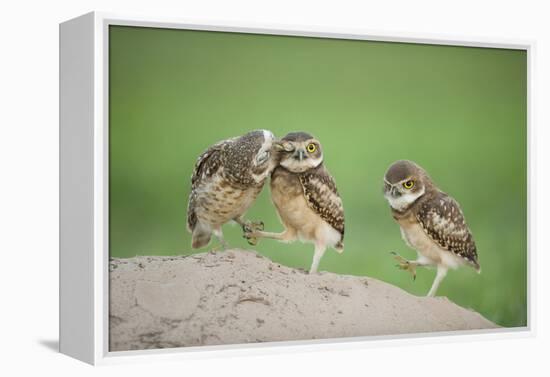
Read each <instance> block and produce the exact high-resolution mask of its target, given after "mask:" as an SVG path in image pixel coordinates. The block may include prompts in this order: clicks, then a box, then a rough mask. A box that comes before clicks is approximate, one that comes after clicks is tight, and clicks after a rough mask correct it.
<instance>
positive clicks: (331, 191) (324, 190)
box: [298, 164, 344, 247]
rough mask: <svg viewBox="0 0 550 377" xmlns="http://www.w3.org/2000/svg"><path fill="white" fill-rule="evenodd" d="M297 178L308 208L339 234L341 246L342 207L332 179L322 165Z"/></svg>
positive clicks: (342, 230) (342, 233)
mask: <svg viewBox="0 0 550 377" xmlns="http://www.w3.org/2000/svg"><path fill="white" fill-rule="evenodd" d="M298 177H299V179H300V183H301V184H302V189H303V191H304V196H305V198H306V200H307V203H308V205H309V207H310V208H311V209H312V210H314V211H315V212H316V213H317V214H319V216H321V218H322V219H323V220H325V221H326V222H327V223H329V224H330V225H331V226H332V227H333V228H334V229H336V230H337V231H339V232H340V234H341V235H342V238H341V240H340V244H341V245H343V242H344V207H343V205H342V199H341V198H340V195H339V194H338V189H337V188H336V183H335V182H334V179H332V177H331V176H330V174H329V173H328V171H327V170H326V168H325V167H324V165H322V164H321V165H320V166H318V167H317V168H315V169H311V170H308V171H306V172H304V173H301V174H299V176H298ZM342 247H343V246H342Z"/></svg>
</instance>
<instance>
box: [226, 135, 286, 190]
mask: <svg viewBox="0 0 550 377" xmlns="http://www.w3.org/2000/svg"><path fill="white" fill-rule="evenodd" d="M274 141H275V136H273V133H272V132H271V131H268V130H255V131H251V132H248V133H247V134H245V135H243V136H241V137H240V138H239V139H238V143H237V145H236V149H235V151H234V152H235V156H234V157H235V158H236V159H238V160H240V161H236V164H237V165H241V163H245V165H248V167H247V168H248V169H250V172H251V175H252V178H253V179H254V181H256V182H261V181H263V180H265V179H266V178H267V177H268V176H269V175H270V174H271V172H272V171H273V169H274V168H275V166H276V164H277V161H276V156H275V155H274V153H273V143H274Z"/></svg>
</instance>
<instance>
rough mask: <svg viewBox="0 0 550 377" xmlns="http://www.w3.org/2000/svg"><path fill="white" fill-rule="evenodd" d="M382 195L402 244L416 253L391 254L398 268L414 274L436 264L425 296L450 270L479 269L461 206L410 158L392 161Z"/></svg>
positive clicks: (385, 178) (430, 293)
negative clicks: (412, 256)
mask: <svg viewBox="0 0 550 377" xmlns="http://www.w3.org/2000/svg"><path fill="white" fill-rule="evenodd" d="M384 196H385V198H386V199H387V201H388V203H389V205H390V207H391V213H392V216H393V218H394V219H395V221H396V222H397V223H398V224H399V226H400V228H401V236H402V238H403V240H404V241H405V243H406V244H407V245H408V246H409V247H411V248H412V249H415V250H416V251H417V253H418V259H417V260H416V261H408V260H406V259H405V258H403V257H401V256H400V255H398V254H396V253H393V254H394V256H395V259H397V261H398V262H399V267H400V268H401V269H403V270H407V271H409V272H410V273H412V274H413V277H416V267H419V266H435V267H437V273H436V277H435V280H434V282H433V284H432V287H431V289H430V291H429V292H428V296H435V294H436V292H437V289H438V287H439V284H440V283H441V281H442V280H443V278H444V277H445V276H446V274H447V271H448V270H449V269H456V268H458V267H459V266H464V265H466V266H471V267H473V268H474V269H475V270H476V271H478V272H480V265H479V262H478V258H477V248H476V244H475V242H474V238H473V236H472V232H471V231H470V229H469V228H468V225H467V224H466V220H465V219H464V215H463V213H462V210H461V209H460V205H459V204H458V202H457V201H456V200H454V199H453V198H452V197H450V196H449V195H447V194H446V193H444V192H443V191H441V190H440V189H439V188H437V186H436V185H435V183H434V182H433V181H432V179H431V178H430V177H429V175H428V173H426V171H425V170H424V169H423V168H421V167H420V166H418V165H417V164H415V163H414V162H412V161H407V160H401V161H396V162H394V163H393V164H392V165H391V166H390V167H389V169H388V170H387V172H386V174H385V176H384Z"/></svg>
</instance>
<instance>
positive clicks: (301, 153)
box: [292, 149, 305, 161]
mask: <svg viewBox="0 0 550 377" xmlns="http://www.w3.org/2000/svg"><path fill="white" fill-rule="evenodd" d="M292 157H294V158H295V159H296V160H300V161H303V159H304V157H305V153H304V150H303V149H297V150H296V151H295V152H294V154H293V155H292Z"/></svg>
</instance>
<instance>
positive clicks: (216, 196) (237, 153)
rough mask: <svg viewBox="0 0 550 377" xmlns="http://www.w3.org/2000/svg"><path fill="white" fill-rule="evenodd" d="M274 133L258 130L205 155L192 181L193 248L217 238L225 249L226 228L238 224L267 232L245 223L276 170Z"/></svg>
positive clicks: (189, 224) (189, 215)
mask: <svg viewBox="0 0 550 377" xmlns="http://www.w3.org/2000/svg"><path fill="white" fill-rule="evenodd" d="M274 140H275V138H274V136H273V134H272V133H271V132H270V131H266V130H258V131H252V132H249V133H247V134H245V135H243V136H240V137H235V138H232V139H228V140H224V141H221V142H219V143H217V144H215V145H213V146H211V147H210V148H208V149H207V150H206V151H205V152H204V153H202V154H201V155H200V156H199V158H198V159H197V162H196V164H195V170H194V172H193V175H192V177H191V192H190V194H189V203H188V206H187V228H188V230H189V231H190V232H191V233H192V244H191V245H192V247H193V248H199V247H203V246H206V245H208V243H209V242H210V238H211V237H212V234H214V235H215V236H216V237H217V238H218V239H219V241H220V243H221V244H222V246H223V247H224V248H225V247H227V245H226V243H225V241H224V239H223V233H222V225H223V224H225V223H227V222H229V221H231V220H234V221H236V222H237V223H238V224H240V225H241V226H242V227H243V228H244V227H245V226H246V228H247V229H263V224H262V223H251V222H248V221H246V220H244V218H243V216H244V213H245V212H246V211H247V210H248V208H249V207H250V206H251V205H252V203H253V202H254V200H255V199H256V197H257V196H258V194H259V193H260V191H261V190H262V187H263V185H264V183H265V181H266V179H267V178H268V177H269V175H270V174H271V172H272V171H273V169H274V168H275V166H276V162H275V159H274V155H273V153H272V147H273V141H274Z"/></svg>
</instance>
